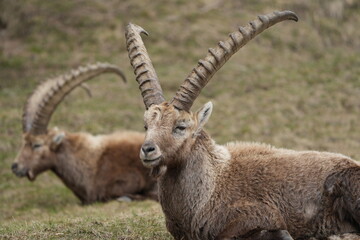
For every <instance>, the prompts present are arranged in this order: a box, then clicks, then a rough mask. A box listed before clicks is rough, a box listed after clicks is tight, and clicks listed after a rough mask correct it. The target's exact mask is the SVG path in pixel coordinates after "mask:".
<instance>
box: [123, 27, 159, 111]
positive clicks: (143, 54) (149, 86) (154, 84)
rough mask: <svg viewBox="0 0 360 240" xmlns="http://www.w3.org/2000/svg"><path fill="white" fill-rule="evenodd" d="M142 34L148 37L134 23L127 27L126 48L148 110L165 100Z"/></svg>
mask: <svg viewBox="0 0 360 240" xmlns="http://www.w3.org/2000/svg"><path fill="white" fill-rule="evenodd" d="M141 33H144V34H145V35H148V33H147V32H146V31H145V30H144V29H143V28H141V27H140V26H137V25H135V24H132V23H129V24H128V25H127V26H126V30H125V38H126V47H127V50H128V53H129V58H130V62H131V65H132V66H133V68H134V73H135V76H136V81H137V82H138V83H139V89H140V91H141V95H142V97H143V101H144V104H145V107H146V109H148V108H149V107H150V106H151V105H152V104H160V103H162V102H164V101H165V99H164V96H163V92H162V89H161V86H160V83H159V80H158V77H157V75H156V72H155V69H154V67H153V65H152V63H151V60H150V57H149V55H148V53H147V51H146V48H145V45H144V42H143V41H142V39H141V36H140V34H141Z"/></svg>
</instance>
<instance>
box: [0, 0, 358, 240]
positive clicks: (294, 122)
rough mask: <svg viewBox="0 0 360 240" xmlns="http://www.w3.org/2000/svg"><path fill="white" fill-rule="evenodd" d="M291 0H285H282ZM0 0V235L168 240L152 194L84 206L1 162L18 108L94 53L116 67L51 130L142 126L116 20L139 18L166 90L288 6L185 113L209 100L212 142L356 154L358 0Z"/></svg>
mask: <svg viewBox="0 0 360 240" xmlns="http://www.w3.org/2000/svg"><path fill="white" fill-rule="evenodd" d="M291 2H292V3H291ZM291 2H290V3H289V1H285V0H273V1H270V0H264V1H252V0H251V1H250V0H243V1H236V0H230V1H225V0H201V1H200V0H198V1H184V0H177V1H165V0H160V1H147V0H142V1H130V0H123V1H115V0H110V1H96V0H92V1H85V0H79V1H68V0H63V1H41V0H27V1H11V0H0V203H1V204H0V239H171V237H170V235H169V234H168V233H167V232H166V229H165V225H164V220H163V215H162V213H161V209H160V207H159V205H158V204H156V203H154V202H150V201H146V202H135V203H118V202H110V203H107V204H95V205H92V206H86V207H82V206H80V205H79V201H78V200H77V199H76V198H75V197H74V196H73V195H72V194H71V193H70V191H69V190H68V189H66V188H65V187H64V186H63V184H62V183H61V182H60V181H59V180H58V179H57V178H56V177H55V176H54V175H53V174H51V173H44V174H42V175H41V176H39V177H38V179H37V181H35V182H34V183H29V182H27V180H25V179H18V178H16V177H15V176H14V175H13V174H12V173H11V171H10V165H11V163H12V161H13V159H14V157H15V156H16V153H17V151H18V149H19V146H20V143H21V114H22V106H23V104H24V102H25V100H26V97H27V96H28V94H29V93H30V92H31V91H32V90H33V88H34V87H35V86H36V84H38V82H39V81H42V80H44V79H46V78H47V77H50V76H53V75H56V74H59V73H63V72H65V71H67V70H68V69H70V68H72V67H77V66H79V65H81V64H85V63H89V62H95V61H109V62H111V63H114V64H118V65H119V66H121V67H122V68H123V70H124V72H125V73H126V75H127V77H128V79H129V82H128V84H127V85H125V84H123V83H122V82H121V81H120V80H118V79H116V78H115V77H112V76H102V77H101V78H99V79H97V80H94V81H93V82H91V83H89V85H90V87H91V88H92V91H93V95H94V96H93V98H91V99H90V98H87V96H86V94H85V93H84V92H83V91H82V90H76V91H75V92H74V93H73V94H72V95H71V96H69V97H68V98H67V99H66V100H65V101H64V102H63V103H62V104H61V106H60V107H59V108H58V110H57V112H56V113H55V114H54V116H53V119H52V122H51V126H55V125H56V126H59V127H61V128H64V129H67V130H69V131H88V132H91V133H93V134H100V133H110V132H112V131H115V130H119V129H132V130H138V131H142V129H143V127H142V126H143V123H142V114H143V111H144V108H143V104H142V100H141V98H140V94H139V91H138V86H137V84H136V82H135V81H134V76H133V73H132V69H131V67H130V64H129V60H128V57H127V53H126V50H125V40H124V26H125V24H126V23H127V22H130V21H131V22H134V23H136V24H138V25H141V26H143V27H144V28H145V29H146V30H147V31H148V32H149V33H150V37H148V38H146V39H145V43H146V45H147V48H148V51H149V54H150V56H151V57H152V60H153V63H154V66H155V67H156V69H157V73H158V75H159V78H160V80H161V83H162V86H163V89H164V91H165V96H166V97H167V98H170V97H171V96H172V94H174V92H175V91H176V89H177V87H178V86H179V84H180V83H181V82H182V80H183V79H184V77H186V75H187V74H188V73H189V72H190V70H191V69H192V67H194V66H195V63H196V61H197V60H198V59H200V58H203V57H204V56H205V54H206V50H207V48H209V47H213V46H215V44H216V43H217V41H219V40H223V39H225V38H226V37H227V34H228V33H229V32H231V31H233V30H235V29H236V26H238V25H244V24H245V23H247V22H248V21H250V20H253V19H254V18H255V16H256V15H258V14H263V13H268V12H271V11H274V10H282V9H289V10H293V11H295V12H296V13H298V15H299V18H300V22H298V23H293V22H288V23H282V24H279V25H278V26H276V27H274V28H273V29H271V30H268V31H267V32H265V33H263V34H262V35H261V36H260V37H258V38H257V39H256V40H254V41H253V42H252V43H250V44H249V45H247V46H246V47H245V48H244V49H243V50H241V51H240V52H239V53H238V54H236V55H235V56H234V57H233V58H232V59H231V60H230V61H229V62H228V63H227V64H226V65H225V66H224V67H223V68H222V69H221V70H220V71H219V73H218V74H217V75H216V76H215V77H214V79H213V80H212V81H211V82H210V83H209V84H208V86H207V87H206V88H205V89H204V90H203V92H202V94H201V96H200V97H199V99H198V100H197V102H196V103H195V106H194V109H196V108H198V107H200V106H201V105H202V104H204V103H205V102H206V101H209V100H212V101H213V103H214V107H215V108H214V112H213V116H212V118H211V119H210V121H209V123H208V126H207V130H208V131H209V132H210V133H211V134H212V136H213V137H214V138H215V139H216V140H217V142H219V143H225V142H227V141H232V140H244V141H260V142H267V143H270V144H273V145H275V146H277V147H286V148H293V149H299V150H302V149H316V150H323V151H333V152H341V153H344V154H346V155H349V156H351V157H354V158H355V159H360V151H359V145H360V127H359V125H358V119H359V116H360V103H359V100H358V96H359V95H360V79H359V76H360V68H359V66H360V32H359V31H357V28H358V26H359V25H360V6H359V3H358V2H357V1H354V0H306V1H302V3H295V2H298V1H291Z"/></svg>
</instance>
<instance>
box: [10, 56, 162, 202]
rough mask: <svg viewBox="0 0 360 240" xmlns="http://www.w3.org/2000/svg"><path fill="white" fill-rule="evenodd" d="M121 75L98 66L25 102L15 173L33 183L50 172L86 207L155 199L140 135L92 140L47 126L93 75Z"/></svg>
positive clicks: (47, 85)
mask: <svg viewBox="0 0 360 240" xmlns="http://www.w3.org/2000/svg"><path fill="white" fill-rule="evenodd" d="M106 72H111V73H116V74H117V75H119V76H120V77H122V78H123V80H124V81H125V77H124V75H123V73H122V72H121V70H120V69H119V68H118V67H116V66H114V65H110V64H106V63H97V64H94V65H88V66H86V67H80V68H79V69H77V70H73V71H71V72H70V73H69V74H66V75H63V76H59V77H57V78H54V79H50V80H47V81H45V82H43V83H42V84H40V85H39V86H38V87H37V89H36V90H35V91H34V92H33V93H32V95H31V96H30V97H29V99H28V100H27V103H26V105H25V108H24V115H23V132H24V135H23V145H22V148H21V150H20V152H19V154H18V156H17V158H16V160H15V162H14V163H13V165H12V170H13V172H14V173H15V174H16V175H17V176H19V177H24V176H27V177H28V179H29V180H31V181H33V180H35V178H36V176H37V175H38V174H40V173H41V172H44V171H46V170H52V171H53V172H54V173H55V174H56V175H57V176H58V177H59V178H60V179H61V180H62V181H63V182H64V183H65V185H66V186H67V187H69V188H70V189H71V190H72V191H73V193H74V194H75V195H76V196H77V197H78V198H79V199H80V200H81V201H82V203H84V204H88V203H92V202H95V201H106V200H110V199H114V198H118V197H122V196H127V197H130V198H134V199H144V198H152V199H156V198H157V195H156V191H157V190H156V183H155V180H154V179H153V178H151V177H150V176H149V172H150V171H149V170H148V169H147V168H145V167H144V166H142V164H141V161H140V160H139V150H140V147H141V144H142V143H143V141H144V134H142V133H137V132H130V131H128V132H118V133H113V134H110V135H100V136H92V135H90V134H87V133H69V132H64V131H60V130H58V129H57V128H54V129H51V130H48V129H47V126H48V123H49V121H50V118H51V115H52V113H53V112H54V110H55V108H56V106H57V105H58V104H59V103H60V102H61V101H62V99H63V98H64V97H65V96H66V95H67V94H69V93H70V92H71V91H72V90H73V89H75V88H76V87H77V86H79V85H80V84H82V83H83V82H85V81H87V80H90V79H92V78H94V77H95V76H97V75H99V74H102V73H106Z"/></svg>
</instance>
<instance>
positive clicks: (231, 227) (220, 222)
mask: <svg viewBox="0 0 360 240" xmlns="http://www.w3.org/2000/svg"><path fill="white" fill-rule="evenodd" d="M285 20H294V21H297V20H298V18H297V16H296V15H295V13H293V12H291V11H283V12H274V13H271V14H268V15H263V16H259V17H258V18H257V19H256V20H254V21H251V22H250V23H249V24H248V25H247V26H245V27H240V28H239V29H238V31H235V32H233V33H231V34H230V37H229V38H228V39H227V40H226V41H220V42H219V44H218V46H217V47H216V48H210V49H209V51H208V54H207V56H206V57H205V58H204V59H203V60H200V61H199V62H198V65H197V66H196V67H195V68H194V69H193V70H192V72H191V73H190V74H189V75H188V77H187V78H186V79H185V81H184V83H183V84H182V85H181V86H180V88H179V90H178V91H177V92H176V94H175V96H174V97H173V99H172V100H171V101H169V102H167V101H165V99H164V97H163V93H162V89H161V87H160V83H159V81H158V77H157V75H156V73H155V70H154V68H153V66H152V63H151V61H150V58H149V56H148V53H147V51H146V49H145V46H144V43H143V41H142V39H141V36H140V34H141V33H145V34H147V33H146V32H145V30H143V29H142V28H141V27H139V26H137V25H134V24H131V23H130V24H129V25H128V26H127V28H126V34H125V35H126V40H127V50H128V52H129V58H130V61H131V64H132V66H133V68H134V72H135V75H136V80H137V82H138V83H139V85H140V90H141V94H142V97H143V101H144V104H145V107H146V111H145V114H144V122H145V129H146V135H145V141H144V144H143V145H142V147H141V151H140V158H141V160H142V163H143V164H144V166H146V167H148V168H151V171H152V175H153V176H157V177H158V184H159V200H160V203H161V206H162V210H163V212H164V214H165V217H166V226H167V229H168V230H169V231H170V233H171V234H172V235H173V237H174V238H175V239H189V240H190V239H210V240H211V239H258V240H260V239H261V240H267V239H277V240H281V239H283V240H285V239H286V240H289V239H310V238H312V237H315V238H320V239H323V238H326V237H328V236H330V235H333V234H337V235H341V234H343V233H351V232H359V231H360V226H359V224H360V188H359V186H360V166H359V164H358V163H357V162H355V161H354V160H352V159H350V158H349V157H346V156H344V155H341V154H336V153H327V152H317V151H294V150H287V149H278V148H275V147H272V146H269V145H266V144H260V143H246V142H231V143H228V144H226V145H218V144H216V143H215V141H214V140H213V139H212V138H211V137H210V136H209V134H208V133H206V132H205V130H204V129H203V128H204V125H205V124H206V122H207V121H208V119H209V117H210V115H211V112H212V109H213V105H212V104H211V102H209V103H206V104H205V105H204V106H203V107H202V108H201V109H200V110H198V111H197V112H196V113H193V112H191V111H190V108H191V106H192V104H193V102H194V101H195V99H196V98H197V96H198V95H199V94H200V91H201V89H202V88H203V87H204V86H205V85H206V84H207V83H208V81H209V80H210V79H211V77H212V76H213V75H214V74H215V73H216V71H218V70H219V69H220V68H221V66H223V65H224V63H225V62H226V61H227V60H228V59H229V58H230V57H231V56H232V55H233V54H234V53H235V52H236V51H238V50H239V49H240V48H241V47H242V46H244V45H245V44H246V43H247V42H249V41H250V40H251V39H252V38H254V37H255V36H256V35H258V34H260V33H261V32H262V31H263V30H265V29H266V28H268V27H271V26H273V25H274V24H277V23H279V22H282V21H285Z"/></svg>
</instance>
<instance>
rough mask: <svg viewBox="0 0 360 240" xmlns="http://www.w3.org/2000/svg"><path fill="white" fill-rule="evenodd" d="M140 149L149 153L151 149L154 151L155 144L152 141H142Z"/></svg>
mask: <svg viewBox="0 0 360 240" xmlns="http://www.w3.org/2000/svg"><path fill="white" fill-rule="evenodd" d="M141 150H142V151H143V152H144V153H145V154H149V153H151V152H153V151H155V145H154V144H153V143H144V144H143V145H142V146H141Z"/></svg>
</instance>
